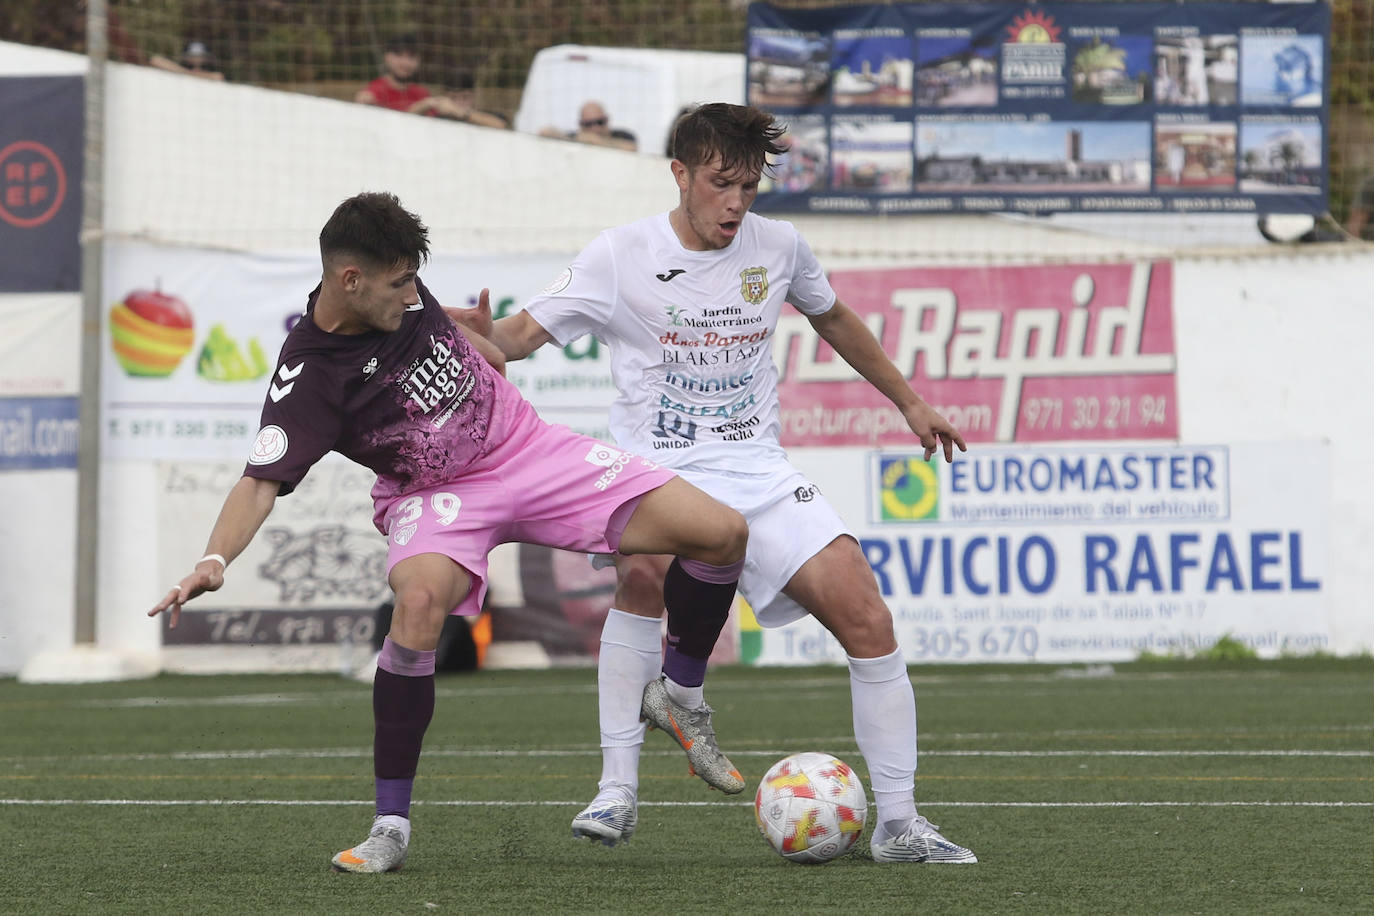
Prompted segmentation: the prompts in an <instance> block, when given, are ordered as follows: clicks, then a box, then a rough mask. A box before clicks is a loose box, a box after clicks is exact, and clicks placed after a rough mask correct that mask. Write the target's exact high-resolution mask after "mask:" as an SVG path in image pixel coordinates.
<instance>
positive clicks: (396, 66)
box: [353, 35, 436, 114]
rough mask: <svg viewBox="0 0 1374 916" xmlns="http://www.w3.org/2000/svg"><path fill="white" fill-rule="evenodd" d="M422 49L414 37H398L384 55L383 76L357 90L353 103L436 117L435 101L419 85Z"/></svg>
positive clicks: (389, 42) (390, 43)
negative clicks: (417, 77) (417, 76)
mask: <svg viewBox="0 0 1374 916" xmlns="http://www.w3.org/2000/svg"><path fill="white" fill-rule="evenodd" d="M419 72H420V47H419V42H418V41H417V40H416V38H415V36H414V35H397V36H395V37H394V38H391V39H390V40H388V41H387V43H386V47H385V49H384V50H383V52H382V75H381V76H379V77H377V78H376V79H375V80H373V81H372V82H370V83H368V84H367V85H366V86H364V87H363V88H362V89H359V90H358V93H357V95H355V96H354V97H353V101H355V102H360V103H361V104H363V105H377V106H379V107H381V108H390V109H391V110H393V111H408V112H410V113H411V114H434V113H435V107H436V100H435V98H434V97H433V96H431V95H430V93H429V90H428V89H426V88H425V87H424V86H422V85H420V83H418V82H416V79H415V77H416V75H417V74H418V73H419Z"/></svg>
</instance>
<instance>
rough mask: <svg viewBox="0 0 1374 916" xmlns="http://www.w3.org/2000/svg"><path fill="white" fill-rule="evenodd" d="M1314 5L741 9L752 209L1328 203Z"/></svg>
mask: <svg viewBox="0 0 1374 916" xmlns="http://www.w3.org/2000/svg"><path fill="white" fill-rule="evenodd" d="M1330 31H1331V11H1330V7H1329V5H1328V4H1325V3H1274V4H1258V3H1043V4H1042V3H1033V4H1022V5H1017V4H936V3H923V4H910V3H907V4H884V5H876V4H870V5H855V6H845V7H833V8H828V9H781V8H778V7H774V6H771V5H769V4H766V3H755V4H752V5H751V6H750V7H749V18H748V34H747V37H746V53H747V57H748V77H747V83H748V86H747V98H748V100H749V102H750V103H751V104H754V105H758V106H759V107H761V108H765V109H767V110H769V111H771V112H773V113H775V114H777V115H778V116H779V118H780V119H781V120H782V121H784V122H785V123H786V124H787V125H788V128H789V137H788V140H789V142H790V144H791V150H790V152H789V153H788V154H787V155H786V156H784V157H783V160H782V163H781V167H780V168H779V169H778V171H777V174H776V176H775V178H774V179H773V180H771V181H769V182H767V183H766V184H765V186H764V188H763V193H761V194H760V196H759V200H758V204H757V208H758V209H759V210H792V211H798V210H800V211H813V212H821V211H824V212H850V213H864V212H872V213H899V212H919V213H938V212H995V211H1010V212H1023V213H1048V212H1056V211H1085V212H1094V211H1095V212H1106V211H1128V212H1167V211H1173V212H1232V213H1234V212H1256V213H1311V214H1319V213H1322V212H1324V211H1325V210H1326V189H1327V168H1328V156H1327V148H1326V140H1325V137H1326V119H1327V111H1328V98H1329V78H1328V73H1329V66H1328V59H1329V56H1330V41H1329V37H1330Z"/></svg>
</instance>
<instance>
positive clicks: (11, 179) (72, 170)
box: [0, 76, 86, 292]
mask: <svg viewBox="0 0 1374 916" xmlns="http://www.w3.org/2000/svg"><path fill="white" fill-rule="evenodd" d="M84 83H85V81H84V79H83V78H82V77H79V76H25V77H0V292H50V291H55V290H66V291H75V290H79V289H80V288H81V242H80V235H81V181H82V175H83V162H84V152H83V147H82V143H83V140H84V126H83V125H84V124H85V122H86V111H85V102H84V92H83V86H84Z"/></svg>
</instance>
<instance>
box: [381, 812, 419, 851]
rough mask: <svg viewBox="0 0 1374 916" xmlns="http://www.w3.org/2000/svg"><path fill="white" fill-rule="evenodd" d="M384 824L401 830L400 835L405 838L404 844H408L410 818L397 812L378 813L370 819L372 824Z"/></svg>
mask: <svg viewBox="0 0 1374 916" xmlns="http://www.w3.org/2000/svg"><path fill="white" fill-rule="evenodd" d="M378 824H386V825H387V826H388V827H395V828H396V829H397V830H399V831H401V835H402V836H404V837H405V838H406V845H407V846H409V845H410V818H408V817H402V816H401V815H399V814H379V815H378V816H377V817H374V818H373V819H372V825H373V826H374V827H375V826H376V825H378Z"/></svg>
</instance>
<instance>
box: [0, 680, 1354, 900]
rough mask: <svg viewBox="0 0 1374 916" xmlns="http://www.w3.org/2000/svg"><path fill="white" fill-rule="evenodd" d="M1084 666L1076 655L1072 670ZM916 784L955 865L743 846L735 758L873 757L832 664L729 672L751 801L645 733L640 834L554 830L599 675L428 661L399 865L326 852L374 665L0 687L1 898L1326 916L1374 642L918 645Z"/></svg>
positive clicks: (723, 725) (758, 768)
mask: <svg viewBox="0 0 1374 916" xmlns="http://www.w3.org/2000/svg"><path fill="white" fill-rule="evenodd" d="M1094 674H1095V675H1097V676H1092V675H1094ZM912 677H913V681H914V683H915V685H916V692H917V698H918V705H919V714H920V721H921V750H922V758H921V766H920V771H919V773H918V775H917V797H918V800H919V801H920V803H921V810H922V812H923V813H924V814H926V815H927V816H928V817H929V818H931V820H933V821H935V822H936V823H938V824H940V825H941V826H942V828H943V830H944V832H945V833H946V834H947V835H948V836H949V837H950V838H951V839H953V840H955V841H956V842H959V843H961V844H963V845H967V846H969V847H971V848H972V849H974V851H975V852H977V854H978V856H979V859H980V862H979V864H977V865H973V866H891V865H877V864H875V863H874V862H872V861H871V860H870V859H868V858H867V855H866V852H865V848H866V844H862V845H861V848H860V850H859V851H858V852H857V853H855V854H852V855H850V856H848V857H846V858H844V859H841V860H839V861H836V862H833V863H831V864H828V865H824V866H813V867H806V866H798V865H792V864H790V863H787V862H784V861H783V860H781V859H780V858H778V857H777V856H776V855H774V854H773V852H772V851H771V850H770V849H769V848H768V847H767V846H766V845H765V844H764V842H763V840H762V838H761V837H760V836H759V833H758V830H757V828H756V827H755V825H754V819H753V812H752V808H751V802H752V798H753V796H752V792H753V789H754V781H755V780H756V779H757V778H758V777H759V776H760V775H761V774H762V773H763V771H764V770H765V769H767V768H768V766H769V765H771V764H772V763H773V762H774V761H775V760H777V759H778V758H779V757H782V756H783V755H785V754H788V753H792V752H795V751H802V750H824V751H829V752H831V753H834V754H837V755H839V756H840V757H841V758H843V759H845V760H847V761H848V762H849V763H851V764H852V765H853V766H854V767H855V769H856V770H857V771H858V773H859V774H860V776H861V777H863V778H864V780H865V783H867V775H868V773H867V768H866V767H865V765H864V762H863V758H862V757H861V756H860V755H859V753H858V751H857V749H856V747H855V745H854V740H853V737H852V734H851V724H850V708H849V690H848V677H847V674H846V673H845V671H844V670H843V669H838V668H804V669H795V668H793V669H781V668H773V669H747V668H721V669H717V670H714V671H713V672H712V675H711V678H710V680H709V681H708V684H707V695H708V697H709V699H710V700H711V702H712V705H714V706H715V708H716V710H717V712H716V727H717V731H718V733H719V735H720V739H721V743H722V746H723V747H724V748H725V749H726V751H727V752H728V753H729V754H730V755H731V757H732V759H733V760H734V761H735V763H736V764H737V765H738V766H739V767H740V769H741V770H742V771H743V773H744V775H745V777H746V778H747V779H748V780H749V781H750V785H749V788H748V789H747V790H746V792H745V793H744V794H743V795H741V796H735V797H733V798H730V797H725V796H723V795H720V794H719V793H716V792H712V791H710V790H708V789H707V788H706V786H705V785H704V784H703V783H701V782H700V781H699V780H697V779H695V778H693V777H691V776H689V775H688V774H687V765H686V760H685V758H684V757H683V756H682V754H681V752H680V751H679V750H678V749H677V747H676V745H674V744H673V743H672V742H671V741H670V740H669V739H668V738H667V737H666V736H664V735H661V734H657V733H651V734H650V735H649V738H648V742H647V744H646V746H645V750H644V758H643V766H642V781H641V787H640V803H641V807H640V822H639V829H638V832H637V833H636V835H635V838H634V840H633V842H631V843H630V844H629V845H628V846H621V847H618V848H615V849H607V848H604V847H601V846H594V845H591V844H589V843H586V842H585V841H574V840H573V839H572V838H571V836H570V832H569V827H568V822H569V821H570V819H571V818H572V816H573V814H575V813H576V812H577V811H578V809H579V808H580V807H581V806H582V805H583V804H584V803H585V802H586V801H588V800H589V799H590V798H591V796H592V794H594V792H595V784H596V780H597V777H598V775H599V773H600V758H599V752H598V750H597V747H596V745H597V734H596V709H595V672H594V671H593V670H590V669H572V670H554V671H536V672H515V671H496V672H479V673H476V674H471V675H452V676H446V677H441V678H440V680H439V687H438V707H437V711H436V714H435V718H434V722H433V724H432V725H431V727H430V730H429V734H428V736H427V739H426V755H425V757H424V759H423V760H422V761H421V776H420V780H419V782H418V784H417V789H416V798H417V805H416V807H415V809H414V811H413V823H414V830H415V834H414V840H413V842H412V848H411V852H410V858H409V860H408V861H407V863H406V867H405V869H404V870H403V871H402V872H400V873H398V874H391V875H381V876H359V875H341V874H334V873H332V872H331V871H330V870H329V868H328V862H329V858H330V856H332V855H333V854H334V853H335V852H337V851H338V850H339V849H343V848H345V847H347V846H351V845H353V844H354V843H356V842H358V841H360V840H361V839H362V838H363V837H364V835H365V834H366V830H367V826H368V822H369V820H370V814H371V794H372V787H371V754H370V746H371V699H370V696H371V692H370V687H369V686H367V685H364V684H358V683H354V682H352V681H347V680H342V679H339V678H334V677H325V676H308V675H300V676H275V677H268V676H236V677H174V676H164V677H160V678H157V679H154V680H149V681H137V682H124V683H117V684H102V685H82V686H70V687H64V686H37V685H35V686H29V685H22V684H18V683H16V682H14V681H12V680H4V681H0V819H2V820H0V823H3V824H4V826H5V828H6V830H5V834H4V848H5V850H6V853H7V855H6V857H5V858H6V862H5V865H4V867H3V868H0V912H4V913H16V914H18V913H22V914H46V913H63V914H76V913H92V914H97V913H98V914H105V913H130V914H134V913H137V914H158V913H179V914H180V913H235V914H239V913H244V914H250V913H261V914H269V913H270V914H282V913H328V914H346V913H360V914H361V913H366V914H392V913H417V914H418V913H444V912H448V913H635V914H640V913H645V914H652V913H665V914H668V913H673V914H677V913H732V914H733V913H847V912H864V913H918V912H919V913H925V914H937V913H1002V912H1041V913H1085V914H1087V913H1091V914H1102V913H1207V914H1211V913H1318V912H1321V913H1325V912H1361V911H1364V912H1368V911H1370V909H1371V908H1374V903H1371V901H1374V878H1371V871H1372V870H1374V867H1372V866H1371V863H1374V838H1372V836H1371V831H1370V830H1369V824H1370V823H1374V663H1371V662H1370V661H1369V660H1367V659H1366V660H1316V661H1306V660H1284V661H1277V662H1259V661H1237V662H1226V663H1222V662H1218V663H1196V662H1194V663H1159V664H1134V665H1118V666H1116V668H1115V671H1114V672H1112V673H1109V674H1104V673H1103V672H1101V671H1097V672H1094V671H1092V670H1091V669H1083V668H1073V669H1056V668H1052V667H1041V666H1023V667H1015V668H988V667H967V668H929V667H915V668H913V669H912Z"/></svg>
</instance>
